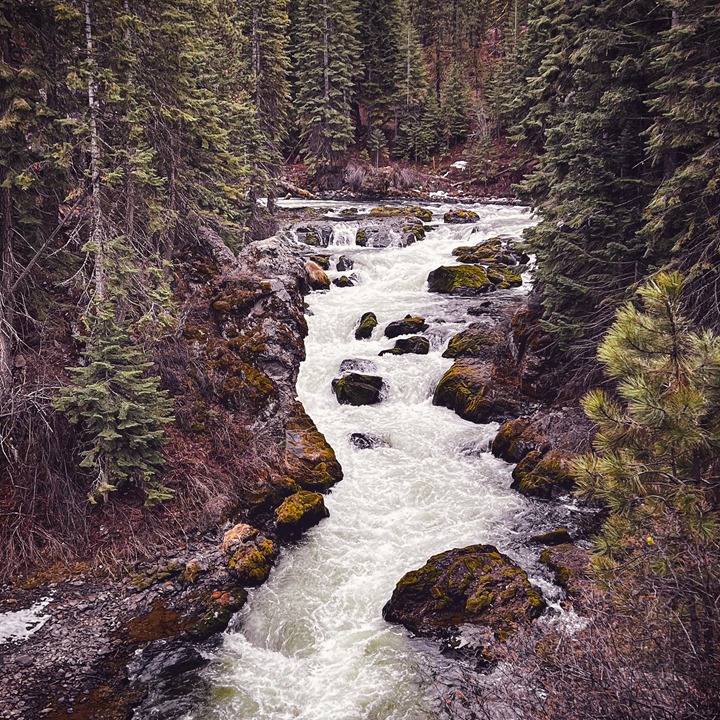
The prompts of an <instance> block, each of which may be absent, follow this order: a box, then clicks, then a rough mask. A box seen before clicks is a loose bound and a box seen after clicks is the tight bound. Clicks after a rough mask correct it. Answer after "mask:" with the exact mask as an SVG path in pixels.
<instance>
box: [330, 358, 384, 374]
mask: <svg viewBox="0 0 720 720" xmlns="http://www.w3.org/2000/svg"><path fill="white" fill-rule="evenodd" d="M339 370H340V374H341V375H347V374H348V373H351V372H357V373H367V374H368V375H372V374H373V373H375V372H377V364H376V363H374V362H373V361H372V360H365V359H363V358H348V359H347V360H343V361H342V362H341V363H340V368H339Z"/></svg>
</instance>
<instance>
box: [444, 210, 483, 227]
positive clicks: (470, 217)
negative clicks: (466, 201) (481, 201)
mask: <svg viewBox="0 0 720 720" xmlns="http://www.w3.org/2000/svg"><path fill="white" fill-rule="evenodd" d="M443 220H444V221H445V222H446V223H447V224H448V225H463V224H466V223H476V222H478V220H480V216H479V215H478V214H477V213H476V212H473V211H472V210H463V209H462V208H458V209H456V210H449V211H448V212H446V213H445V215H443Z"/></svg>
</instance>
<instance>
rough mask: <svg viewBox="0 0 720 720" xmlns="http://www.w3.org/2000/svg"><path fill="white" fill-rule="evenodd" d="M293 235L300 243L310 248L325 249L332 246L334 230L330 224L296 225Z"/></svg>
mask: <svg viewBox="0 0 720 720" xmlns="http://www.w3.org/2000/svg"><path fill="white" fill-rule="evenodd" d="M295 234H296V235H297V238H298V240H300V242H304V243H305V244H306V245H310V246H312V247H327V246H328V245H331V244H332V241H333V237H334V234H335V232H334V230H333V227H332V225H331V224H330V223H318V224H317V225H298V226H297V227H295Z"/></svg>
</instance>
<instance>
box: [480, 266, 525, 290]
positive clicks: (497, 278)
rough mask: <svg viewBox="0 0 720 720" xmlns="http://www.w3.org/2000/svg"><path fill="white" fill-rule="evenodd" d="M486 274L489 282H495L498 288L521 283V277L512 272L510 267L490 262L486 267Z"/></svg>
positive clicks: (517, 285) (516, 285) (518, 285)
mask: <svg viewBox="0 0 720 720" xmlns="http://www.w3.org/2000/svg"><path fill="white" fill-rule="evenodd" d="M486 272H487V276H488V279H489V280H490V282H492V283H495V285H497V286H498V288H499V289H500V288H501V286H502V289H503V290H504V289H506V288H508V287H520V286H521V285H522V282H523V281H522V277H521V276H520V275H519V274H518V273H516V272H513V271H512V270H511V269H510V268H508V267H505V266H504V265H497V264H491V265H488V267H487V271H486Z"/></svg>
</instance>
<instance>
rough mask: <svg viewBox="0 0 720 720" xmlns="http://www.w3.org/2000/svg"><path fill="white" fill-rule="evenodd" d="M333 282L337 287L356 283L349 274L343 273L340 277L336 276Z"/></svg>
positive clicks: (350, 285)
mask: <svg viewBox="0 0 720 720" xmlns="http://www.w3.org/2000/svg"><path fill="white" fill-rule="evenodd" d="M332 284H333V285H335V286H336V287H341V288H345V287H353V286H354V285H355V283H354V282H353V281H352V280H351V279H350V278H349V277H348V276H347V275H342V276H341V277H339V278H335V279H334V280H333V281H332Z"/></svg>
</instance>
